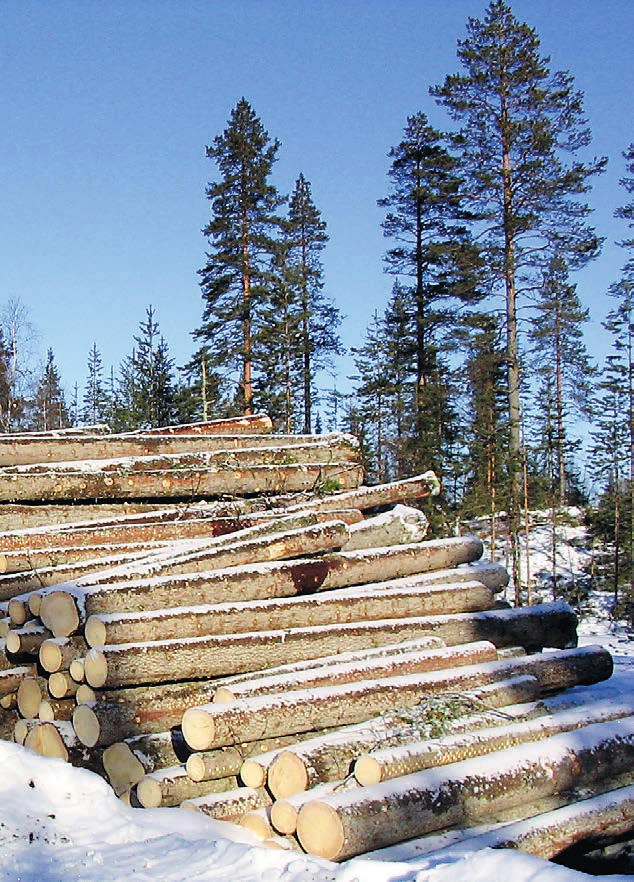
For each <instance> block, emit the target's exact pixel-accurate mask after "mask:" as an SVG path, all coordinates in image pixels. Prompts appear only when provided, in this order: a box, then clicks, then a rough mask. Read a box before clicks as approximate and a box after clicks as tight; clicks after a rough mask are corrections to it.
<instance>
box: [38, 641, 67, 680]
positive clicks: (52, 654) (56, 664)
mask: <svg viewBox="0 0 634 882" xmlns="http://www.w3.org/2000/svg"><path fill="white" fill-rule="evenodd" d="M39 658H40V664H41V665H42V667H43V668H44V670H45V671H48V672H49V674H54V673H55V672H56V671H59V669H60V668H61V666H62V650H61V648H60V646H59V644H58V643H56V642H55V640H45V641H44V643H42V645H41V646H40V653H39Z"/></svg>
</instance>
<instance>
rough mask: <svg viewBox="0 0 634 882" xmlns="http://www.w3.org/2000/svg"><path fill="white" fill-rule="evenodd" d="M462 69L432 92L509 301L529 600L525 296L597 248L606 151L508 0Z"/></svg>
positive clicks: (515, 481)
mask: <svg viewBox="0 0 634 882" xmlns="http://www.w3.org/2000/svg"><path fill="white" fill-rule="evenodd" d="M458 59H459V61H460V63H461V65H462V68H463V73H458V74H452V75H449V76H447V78H446V79H445V82H444V83H443V84H442V85H441V86H437V87H434V88H432V89H431V94H432V95H433V96H435V98H436V99H437V101H438V102H439V103H440V104H441V105H443V106H444V107H446V108H447V110H448V111H449V113H450V115H451V116H452V118H453V119H454V120H455V121H456V122H457V123H458V130H457V131H456V133H455V137H454V143H455V145H456V147H457V148H458V149H459V150H460V172H461V174H462V175H463V176H464V177H465V178H466V181H467V186H466V190H467V192H468V193H469V196H470V199H471V204H472V206H473V210H474V212H475V213H477V214H478V215H479V216H480V217H481V222H480V223H479V225H478V228H477V229H478V232H479V238H480V241H481V242H482V244H483V246H484V247H485V249H486V266H487V267H488V270H489V280H488V283H489V288H490V291H491V292H492V293H496V292H497V291H498V290H499V289H500V288H501V289H502V293H503V297H504V302H505V309H506V359H507V364H508V422H509V471H510V475H511V482H510V512H509V513H510V520H511V524H510V532H511V540H512V543H513V578H514V581H515V590H516V600H517V602H521V585H520V566H519V545H518V541H517V536H518V533H519V527H520V522H519V520H520V508H521V499H522V494H523V487H522V440H521V434H522V433H521V401H520V388H521V359H520V343H519V325H518V300H520V299H521V298H522V296H523V294H524V293H525V291H526V290H527V289H528V288H530V287H531V286H533V285H534V284H535V278H536V275H537V277H539V274H540V272H541V271H542V270H543V268H544V267H545V266H546V265H547V263H548V261H549V260H550V259H551V258H552V257H553V256H554V255H559V256H560V257H561V258H562V259H564V260H565V262H566V264H567V265H568V266H569V268H570V269H576V268H578V267H580V266H583V265H584V264H585V263H586V262H587V261H588V260H590V259H591V258H593V257H594V256H595V255H596V254H597V252H598V248H599V241H598V239H597V237H596V235H595V234H594V232H593V230H592V229H591V228H590V227H589V226H588V225H587V223H586V218H587V215H588V213H589V208H588V206H587V204H586V203H585V201H584V199H583V197H584V194H585V193H586V191H587V190H588V188H589V180H590V178H591V176H592V175H593V174H595V173H597V172H599V171H601V170H602V168H603V166H604V165H605V160H593V161H591V162H589V163H583V162H581V161H578V160H576V159H570V160H569V159H568V158H567V157H570V156H574V154H576V153H577V152H578V151H579V150H581V149H582V148H585V147H587V146H588V144H589V142H590V131H589V128H588V125H587V122H586V120H585V117H584V113H583V99H582V95H581V93H579V92H578V91H576V90H575V89H574V86H573V79H572V77H571V76H570V75H569V74H568V73H564V72H551V71H550V69H549V59H548V58H547V57H542V56H541V54H540V43H539V39H538V36H537V34H536V32H535V31H534V30H533V29H532V28H530V27H529V26H528V25H527V24H523V23H521V22H519V21H518V20H517V19H516V18H515V16H514V15H513V13H512V11H511V8H510V7H509V6H508V5H507V4H506V3H505V2H503V0H492V2H491V3H490V4H489V6H488V7H487V10H486V13H485V16H484V18H483V19H481V20H480V19H470V20H469V22H468V24H467V38H466V39H465V40H462V41H460V42H459V43H458Z"/></svg>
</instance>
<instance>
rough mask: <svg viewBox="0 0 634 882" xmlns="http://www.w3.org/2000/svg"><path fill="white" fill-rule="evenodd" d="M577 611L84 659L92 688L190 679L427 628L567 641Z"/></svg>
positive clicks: (252, 637) (135, 646) (546, 608)
mask: <svg viewBox="0 0 634 882" xmlns="http://www.w3.org/2000/svg"><path fill="white" fill-rule="evenodd" d="M576 621H577V619H576V616H575V614H574V612H573V611H572V610H571V609H570V607H569V606H568V605H567V604H566V603H558V604H543V605H541V606H533V607H526V608H523V609H510V610H492V611H488V612H482V613H456V614H455V615H448V616H428V617H422V618H406V619H384V620H381V621H378V622H355V623H353V624H343V625H326V626H322V627H311V628H293V629H288V630H279V631H259V632H250V633H242V634H230V635H224V636H222V635H218V636H210V637H192V638H188V639H184V640H165V641H163V642H161V643H159V642H156V643H127V644H120V645H118V646H104V647H102V648H101V649H91V650H90V651H89V652H88V653H87V655H86V660H85V664H84V669H85V673H86V679H87V681H88V683H89V684H90V685H91V686H93V687H94V688H97V689H99V688H106V689H108V688H116V687H119V686H126V685H132V684H141V683H158V682H162V681H167V680H171V681H182V680H191V679H193V678H195V677H209V678H211V677H222V676H223V675H227V674H232V673H239V672H241V671H254V670H261V669H263V668H268V667H273V666H274V665H279V664H280V663H281V662H283V661H299V660H301V659H307V658H317V657H319V656H322V655H328V654H333V653H335V652H348V651H352V650H354V649H367V648H369V647H372V646H375V647H376V646H379V645H386V644H388V643H395V642H400V641H405V640H412V639H415V638H417V637H421V636H423V635H424V634H433V635H435V636H437V637H440V639H442V640H444V641H445V642H446V643H449V644H458V643H469V642H473V641H477V640H480V639H488V640H490V641H491V642H492V643H494V644H495V645H496V646H499V645H513V646H515V645H518V644H519V643H521V642H522V640H525V641H526V642H527V644H529V645H531V646H533V645H535V644H536V643H537V644H543V643H545V644H546V645H550V646H567V645H570V644H571V643H572V642H574V641H575V640H576Z"/></svg>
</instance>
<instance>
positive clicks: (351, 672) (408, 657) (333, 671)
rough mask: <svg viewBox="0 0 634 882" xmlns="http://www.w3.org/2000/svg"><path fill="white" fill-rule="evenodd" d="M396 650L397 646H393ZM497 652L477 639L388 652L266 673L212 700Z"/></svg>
mask: <svg viewBox="0 0 634 882" xmlns="http://www.w3.org/2000/svg"><path fill="white" fill-rule="evenodd" d="M396 648H397V649H398V647H396ZM496 659H497V651H496V649H495V646H494V645H493V644H492V643H488V642H486V641H480V642H478V643H466V644H464V645H462V646H455V647H446V646H443V647H440V648H436V649H427V650H417V651H414V652H405V651H403V652H400V653H399V652H398V651H397V653H396V654H395V655H388V654H387V653H386V654H385V655H384V656H382V657H378V658H375V659H368V658H363V659H358V660H355V661H346V662H342V663H340V664H329V665H324V666H323V667H320V668H313V669H311V670H308V671H303V672H298V673H294V674H290V675H286V676H283V675H280V674H278V675H277V676H269V677H267V676H265V675H266V673H267V672H266V671H264V672H263V676H262V678H261V679H254V680H252V681H249V682H247V683H244V684H242V685H240V684H236V685H235V686H233V687H232V688H230V687H226V686H225V687H223V686H221V687H219V688H218V690H217V692H216V693H215V695H214V699H213V700H214V702H215V703H217V704H226V703H227V702H229V701H234V700H235V699H236V698H248V697H250V696H260V695H271V694H273V693H276V692H287V691H288V690H289V689H309V688H313V687H315V686H334V685H335V684H339V683H354V682H355V681H358V680H369V679H378V678H382V677H397V676H402V675H403V674H415V673H422V672H423V671H437V670H439V669H441V668H454V667H460V666H461V665H472V664H478V663H479V662H483V661H495V660H496Z"/></svg>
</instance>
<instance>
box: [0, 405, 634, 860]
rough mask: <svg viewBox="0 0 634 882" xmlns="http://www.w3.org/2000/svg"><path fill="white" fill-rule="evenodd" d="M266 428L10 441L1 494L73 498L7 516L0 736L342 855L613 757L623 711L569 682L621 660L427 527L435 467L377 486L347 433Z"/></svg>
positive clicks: (551, 790)
mask: <svg viewBox="0 0 634 882" xmlns="http://www.w3.org/2000/svg"><path fill="white" fill-rule="evenodd" d="M269 429H270V425H269V424H267V423H266V420H264V421H263V420H262V419H261V418H259V417H258V418H253V419H252V420H249V419H246V420H244V421H239V422H238V423H236V424H233V423H232V424H229V423H222V425H219V424H209V425H207V426H205V427H199V428H198V429H197V428H196V427H186V428H185V430H184V431H180V429H178V430H177V429H174V430H169V431H163V432H162V431H158V432H156V433H138V434H135V433H129V434H126V435H120V436H109V435H107V434H103V433H99V434H97V433H92V434H90V435H89V436H85V437H79V436H77V435H74V434H68V435H51V436H38V437H36V438H34V439H33V438H31V439H26V438H24V437H15V438H11V437H9V438H7V439H6V442H3V441H1V440H0V496H1V497H2V498H5V499H7V500H11V502H7V504H6V506H5V507H7V508H11V507H13V510H15V508H14V507H15V502H14V500H19V501H20V502H21V503H26V504H27V506H28V503H29V502H37V503H38V505H37V506H35V505H34V506H33V508H34V509H35V508H39V507H40V506H41V504H42V503H43V502H44V503H46V505H45V508H46V510H47V511H48V512H50V511H51V505H52V504H53V503H55V504H56V505H57V506H59V510H60V512H61V511H62V508H63V506H62V505H61V500H62V499H68V497H69V496H70V497H72V498H73V499H74V500H75V506H74V507H75V510H76V511H77V512H81V513H82V514H81V517H80V518H79V519H77V520H73V519H72V516H70V515H69V514H68V512H67V511H66V510H64V513H63V515H62V516H60V518H59V519H58V520H57V521H55V519H53V520H52V522H51V523H49V524H48V525H46V526H45V525H43V524H42V523H41V522H39V521H38V519H37V518H35V517H34V518H33V520H30V521H28V526H27V524H26V521H22V526H20V527H18V526H17V525H16V524H15V523H14V522H11V528H10V529H7V530H6V531H5V533H4V534H3V533H0V554H2V555H3V557H0V569H3V570H4V575H2V576H0V603H4V604H5V607H4V609H3V610H2V612H3V613H4V616H3V620H4V622H5V626H4V630H5V632H6V636H4V637H2V638H0V639H2V640H3V641H4V643H3V646H2V651H0V737H7V736H8V735H9V734H12V736H13V738H14V739H15V740H16V741H18V742H19V743H24V744H25V745H26V746H28V747H31V748H33V749H35V750H37V751H39V752H41V753H44V754H47V755H54V756H57V757H62V758H64V759H67V760H68V761H70V762H73V763H76V764H78V765H85V766H88V767H90V768H93V769H94V770H96V771H98V772H99V773H100V774H103V775H105V776H106V778H107V779H108V780H109V781H110V783H111V785H112V787H113V789H114V790H115V792H116V793H117V794H118V795H119V796H121V798H123V799H127V800H130V802H131V803H132V804H137V805H140V806H144V807H158V806H160V805H170V806H174V805H182V806H183V807H184V808H189V809H194V810H198V811H202V812H205V813H207V814H209V815H211V816H213V817H214V818H218V819H223V820H226V819H229V820H232V821H235V822H236V823H239V822H240V821H241V820H242V819H243V817H244V816H245V815H247V814H248V813H255V814H250V815H249V817H247V818H246V819H245V821H244V823H245V824H246V825H247V826H251V828H254V829H255V828H257V829H259V830H261V831H262V835H263V836H266V837H270V835H271V834H272V833H274V834H275V835H281V836H292V837H293V839H292V845H293V847H296V848H300V847H301V848H303V849H304V850H306V851H308V852H311V853H314V854H319V855H321V856H325V857H329V858H331V859H334V860H343V859H345V858H346V857H349V856H351V855H353V854H360V853H363V852H364V851H366V850H368V848H369V847H377V846H378V845H379V844H385V845H387V844H388V843H389V842H390V841H391V840H390V838H389V836H388V834H386V833H385V832H384V831H383V830H382V825H381V822H380V819H381V818H385V817H386V812H387V813H388V816H389V820H388V824H387V825H384V826H389V828H390V830H393V831H397V833H398V836H400V837H401V838H407V837H412V836H419V835H425V833H426V832H428V831H431V830H432V829H438V825H440V826H443V825H444V826H446V825H448V824H451V823H464V820H465V816H464V804H465V803H464V794H465V793H466V794H467V799H468V805H469V812H471V810H472V809H473V817H474V818H475V817H477V818H478V819H486V818H487V817H488V816H489V815H490V814H492V813H495V812H496V811H498V810H500V809H501V808H504V807H505V806H508V805H510V804H513V803H514V802H518V803H520V802H521V801H522V800H525V801H526V800H533V801H535V800H537V799H543V798H545V797H547V796H552V795H553V794H555V793H556V794H558V797H557V798H558V799H561V800H564V801H565V799H566V798H567V797H566V792H567V790H569V789H571V788H573V787H577V786H587V787H588V788H590V790H592V788H595V789H597V790H598V788H600V787H601V786H604V785H603V784H602V783H601V782H603V781H605V780H607V779H609V780H612V779H614V780H617V778H619V776H621V777H622V773H623V771H624V770H625V767H626V765H627V758H628V757H629V758H630V759H631V750H632V739H633V738H634V736H633V735H632V734H631V732H630V723H631V715H632V714H633V712H634V707H631V706H630V705H629V704H623V705H622V706H618V707H609V708H606V707H603V706H598V707H593V708H589V707H583V706H582V707H576V706H575V703H576V702H577V701H578V699H573V698H570V699H568V697H567V696H568V690H569V689H570V688H571V687H573V686H576V685H581V684H590V683H594V682H597V681H598V680H601V679H605V678H607V677H609V676H610V674H611V670H612V660H611V658H610V656H609V654H608V653H607V652H605V650H603V649H602V648H601V647H589V648H585V649H577V648H575V647H576V617H575V615H574V613H573V611H572V610H571V609H570V607H569V606H568V605H567V604H566V603H564V602H559V603H552V604H544V605H540V606H534V607H528V608H525V609H513V608H510V607H509V606H508V604H506V603H504V602H501V601H499V600H498V596H499V592H500V591H501V590H502V589H503V588H504V587H505V585H506V582H507V580H508V576H507V574H506V571H505V570H504V569H503V568H502V567H500V566H497V565H495V564H487V563H485V562H483V561H482V560H481V558H482V554H483V547H482V543H481V542H480V541H479V540H478V539H476V538H474V537H470V536H465V537H454V538H451V539H440V540H431V541H426V540H425V535H424V534H425V529H426V522H425V520H424V517H423V516H422V515H421V513H420V511H419V510H418V509H413V508H410V507H408V506H407V505H406V503H408V502H411V501H412V499H417V498H420V497H424V496H426V495H430V494H432V493H435V492H437V490H438V485H437V481H436V479H435V476H433V474H430V473H428V474H425V475H421V476H418V477H415V478H411V479H408V480H405V481H398V482H394V483H392V484H386V485H380V486H378V487H363V486H360V481H361V472H360V466H359V455H358V446H357V445H356V442H355V441H354V439H351V438H349V437H348V436H342V435H338V434H335V435H332V436H319V437H318V438H317V437H312V436H307V437H301V436H300V437H297V436H295V437H293V436H272V435H270V434H267V432H268V430H269ZM3 444H4V446H3ZM88 461H90V462H88ZM292 475H294V476H296V477H291V476H292ZM335 486H336V487H337V488H338V489H337V492H333V493H329V494H327V495H323V491H324V490H325V489H326V488H330V489H332V488H333V487H335ZM3 488H4V489H3ZM227 494H229V495H230V496H231V497H232V498H231V499H217V498H216V497H219V496H222V497H224V496H225V495H227ZM203 497H208V498H203ZM89 498H95V499H98V500H100V503H99V505H95V509H101V514H100V513H99V512H98V511H96V510H92V509H89V508H88V507H87V504H86V502H85V501H84V502H83V503H82V504H80V505H78V504H77V500H80V501H81V500H87V499H89ZM209 499H210V500H211V501H209ZM165 500H170V504H167V503H166V502H165ZM131 504H132V505H133V506H135V508H134V510H130V508H129V506H130V505H131ZM113 505H114V507H113ZM117 505H118V506H119V507H118V508H117ZM20 508H21V509H22V508H24V506H23V505H22V506H20ZM376 509H379V512H378V513H377V511H376ZM386 509H387V510H386ZM88 511H90V514H89V515H87V514H86V513H87V512H88ZM0 515H1V513H0ZM0 524H2V518H1V516H0ZM545 650H550V651H545ZM559 693H561V694H559ZM554 695H556V697H552V696H554ZM496 709H498V710H496ZM499 709H501V710H499ZM18 717H19V719H17V722H16V718H18ZM448 729H449V730H450V731H451V734H448V731H447V730H448ZM572 730H574V731H575V732H576V733H578V738H579V743H580V745H581V746H580V747H579V749H578V750H577V751H576V752H575V753H574V756H573V755H571V754H569V753H567V752H566V750H565V749H564V748H563V747H561V736H560V733H562V732H569V731H572ZM579 733H580V734H579ZM558 738H559V739H560V740H559V741H558V740H557V739H558ZM526 744H530V745H531V753H530V756H531V761H530V762H531V763H532V764H529V766H527V769H528V772H527V774H528V775H529V785H528V786H527V787H526V788H525V787H524V782H523V780H521V779H520V777H518V776H517V775H515V776H514V775H513V769H514V768H515V765H516V764H517V762H518V760H517V758H518V757H519V756H521V753H520V752H521V750H522V745H524V746H525V745H526ZM542 746H543V748H542ZM549 750H550V752H551V754H550V755H551V756H552V758H553V761H552V763H551V765H550V766H549V768H550V770H551V777H552V779H553V780H554V781H555V783H554V784H553V783H552V782H551V783H550V784H548V783H544V781H545V779H546V778H547V775H546V772H545V771H544V769H545V764H546V759H545V757H546V756H547V755H548V751H549ZM509 751H515V754H512V755H511V754H509ZM540 751H542V752H540ZM592 753H593V754H594V755H596V756H599V755H600V758H601V763H600V764H599V767H598V768H595V767H592V764H591V762H590V759H589V756H590V754H592ZM486 755H489V756H490V759H489V763H490V764H491V768H494V769H495V771H496V778H495V781H494V782H493V783H492V784H491V786H490V787H489V786H488V785H487V786H484V785H483V784H482V782H483V780H484V778H483V776H484V775H485V769H486V768H487V766H486V761H485V759H484V757H485V756H486ZM507 755H508V756H507ZM604 760H605V762H604ZM478 763H479V764H480V765H478ZM473 764H475V765H473ZM432 766H433V767H438V769H435V768H434V769H433V770H432V768H431V767H432ZM441 767H442V769H443V771H442V772H441V771H440V769H441ZM432 772H433V774H432ZM433 775H436V776H437V777H436V778H434V777H433ZM438 776H440V777H438ZM439 781H440V782H441V783H438V782H439ZM381 788H382V789H381ZM479 789H482V790H483V791H484V792H483V794H482V795H479ZM378 794H381V795H380V796H379V795H378ZM439 794H440V796H439ZM379 799H381V800H383V803H384V805H385V806H386V807H387V808H386V810H385V811H381V813H378V814H377V809H376V806H377V805H378V800H379ZM438 799H441V801H442V804H443V810H442V812H436V811H435V809H434V810H432V809H431V808H430V806H433V805H435V804H436V803H435V802H434V800H436V801H437V800H438ZM431 816H433V817H434V820H433V821H432V820H430V818H431ZM470 817H471V815H470ZM315 829H318V830H319V831H320V832H318V833H315V832H314V830H315ZM377 829H379V830H380V832H378V833H377V832H376V831H377Z"/></svg>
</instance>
